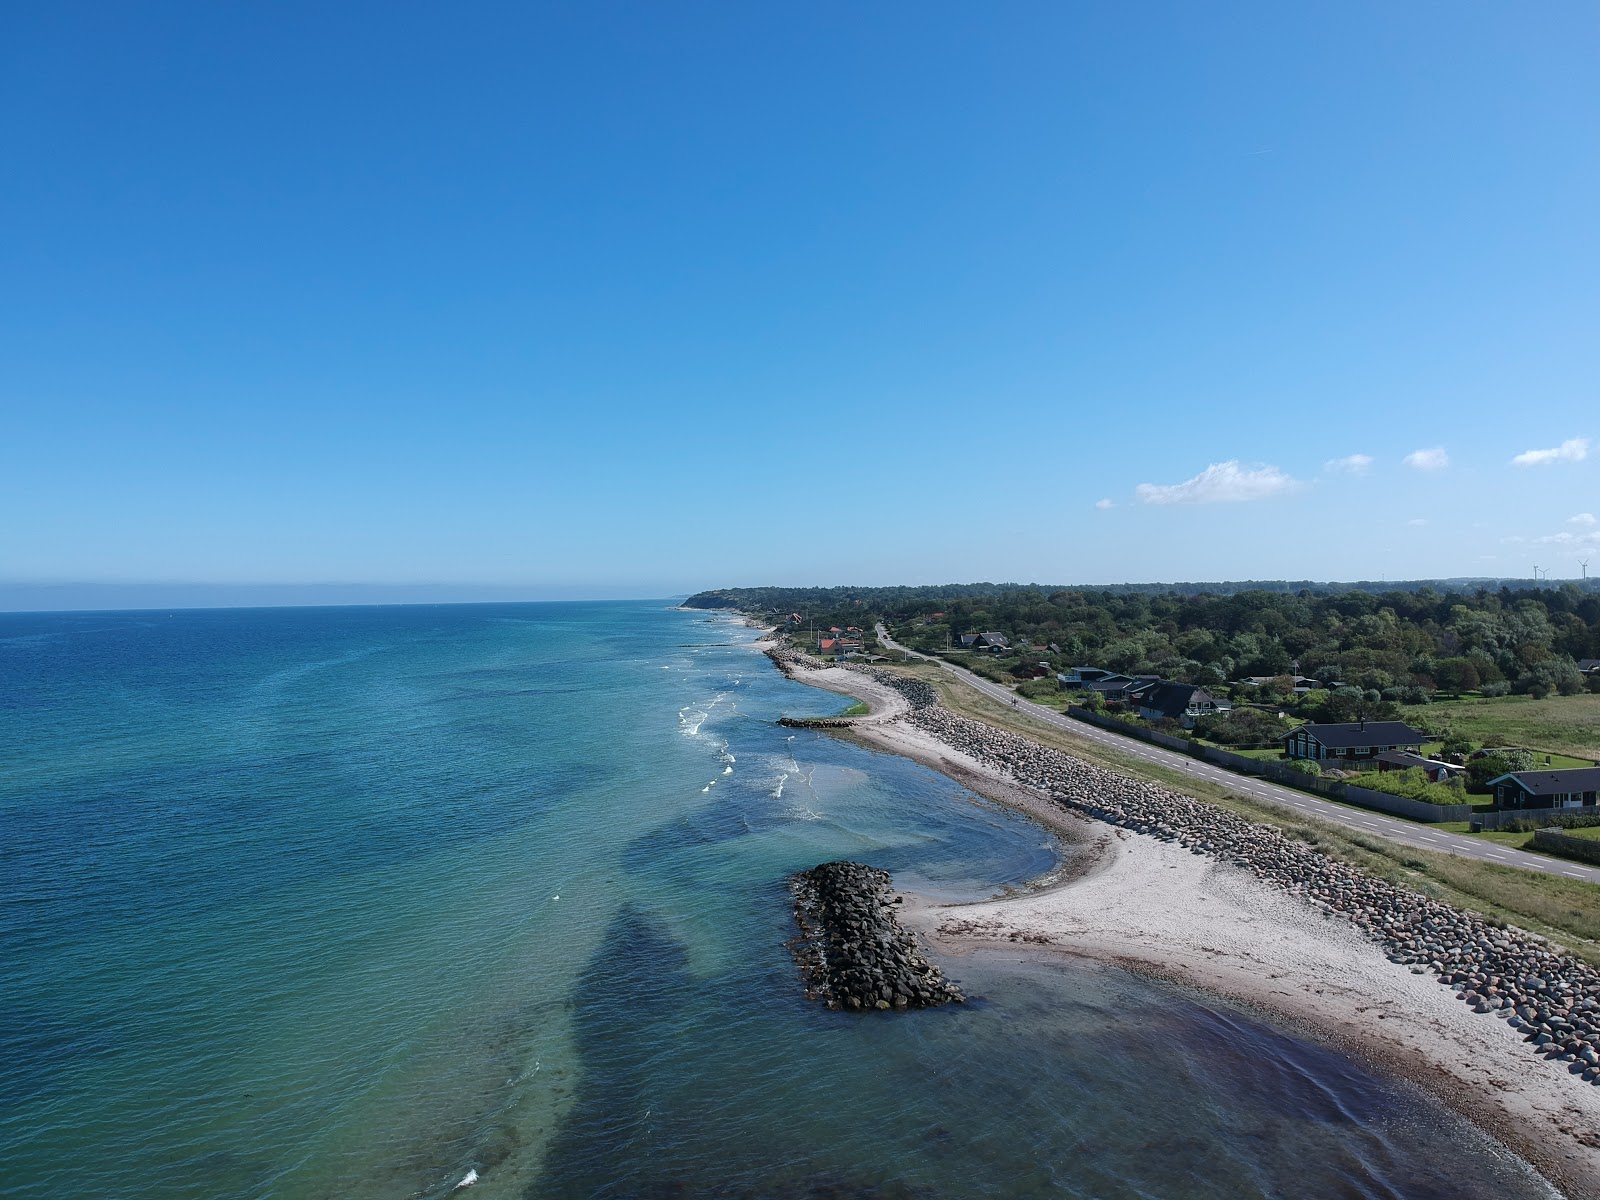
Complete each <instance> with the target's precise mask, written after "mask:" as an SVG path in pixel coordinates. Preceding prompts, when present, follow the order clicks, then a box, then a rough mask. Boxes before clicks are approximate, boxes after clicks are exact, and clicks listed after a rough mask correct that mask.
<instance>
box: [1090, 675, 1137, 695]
mask: <svg viewBox="0 0 1600 1200" xmlns="http://www.w3.org/2000/svg"><path fill="white" fill-rule="evenodd" d="M1077 686H1078V690H1079V691H1084V692H1098V693H1099V694H1100V695H1101V696H1104V697H1105V698H1106V699H1107V700H1113V699H1114V700H1121V699H1124V698H1126V696H1127V695H1128V693H1129V692H1135V691H1138V690H1139V688H1141V687H1143V686H1144V685H1143V684H1141V683H1140V682H1139V681H1138V680H1137V679H1129V678H1128V677H1127V676H1126V675H1118V676H1117V677H1116V678H1115V679H1099V680H1096V681H1095V682H1094V683H1086V684H1079V685H1077Z"/></svg>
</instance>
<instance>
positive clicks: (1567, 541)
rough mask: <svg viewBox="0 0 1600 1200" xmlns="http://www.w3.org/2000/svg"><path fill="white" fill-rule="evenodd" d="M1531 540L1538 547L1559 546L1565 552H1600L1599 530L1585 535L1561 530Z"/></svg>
mask: <svg viewBox="0 0 1600 1200" xmlns="http://www.w3.org/2000/svg"><path fill="white" fill-rule="evenodd" d="M1533 540H1534V543H1535V544H1536V545H1539V546H1560V547H1562V548H1563V549H1567V550H1600V529H1591V530H1589V532H1587V533H1572V532H1571V531H1570V530H1565V529H1563V530H1562V531H1561V532H1560V533H1551V534H1546V535H1545V536H1544V537H1538V538H1534V539H1533Z"/></svg>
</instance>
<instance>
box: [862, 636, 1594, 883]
mask: <svg viewBox="0 0 1600 1200" xmlns="http://www.w3.org/2000/svg"><path fill="white" fill-rule="evenodd" d="M878 641H879V642H880V643H882V644H883V645H884V646H885V647H886V648H887V649H890V650H894V651H897V652H899V653H903V654H908V655H910V656H911V657H913V658H920V659H923V660H924V661H926V662H931V663H934V664H936V665H937V666H938V667H940V668H941V669H942V670H944V671H947V672H949V673H950V674H951V675H952V676H954V677H955V678H957V679H959V680H961V682H963V683H965V684H967V685H969V686H970V687H974V688H976V689H977V690H978V691H980V692H982V693H983V694H984V695H986V696H991V697H993V698H994V699H996V700H998V701H1000V702H1001V703H1002V704H1014V705H1015V707H1016V708H1017V709H1018V711H1020V712H1025V713H1027V714H1028V715H1029V716H1030V717H1036V718H1038V719H1039V720H1041V721H1043V722H1044V723H1045V724H1047V725H1054V726H1055V727H1056V728H1057V729H1062V730H1065V731H1066V732H1067V733H1070V734H1072V735H1073V736H1074V737H1081V738H1087V739H1088V740H1089V741H1093V742H1100V743H1102V744H1104V745H1107V746H1114V747H1115V748H1116V749H1118V750H1120V751H1122V752H1123V753H1124V754H1132V755H1135V756H1137V757H1139V758H1143V759H1148V760H1149V761H1150V762H1153V763H1160V764H1161V765H1162V766H1164V767H1170V768H1172V769H1173V770H1174V771H1179V772H1181V773H1183V774H1185V775H1193V776H1196V777H1197V778H1201V779H1207V780H1210V781H1211V782H1213V783H1219V784H1221V785H1223V786H1224V787H1226V788H1227V789H1228V790H1229V791H1231V792H1235V793H1238V794H1239V795H1242V796H1250V797H1253V798H1254V799H1257V800H1269V801H1271V802H1272V803H1274V804H1278V805H1282V806H1283V807H1285V808H1290V809H1294V810H1295V811H1297V812H1302V813H1305V814H1306V815H1307V816H1314V817H1318V818H1320V819H1321V820H1324V821H1331V822H1333V823H1334V824H1335V825H1343V826H1344V827H1345V828H1347V829H1355V830H1360V831H1361V832H1363V833H1375V834H1379V835H1381V836H1383V837H1386V838H1389V839H1390V840H1392V841H1396V842H1402V843H1404V844H1405V845H1407V846H1420V847H1421V848H1422V849H1424V850H1440V851H1443V852H1445V853H1447V854H1459V855H1461V856H1462V857H1463V858H1477V859H1482V860H1483V861H1484V862H1492V863H1498V864H1500V865H1501V866H1503V867H1521V868H1522V869H1524V870H1527V871H1542V872H1544V873H1545V874H1547V875H1563V876H1566V877H1568V878H1570V879H1581V880H1584V881H1585V882H1587V883H1595V884H1600V867H1589V866H1585V865H1584V864H1582V863H1569V862H1565V861H1562V860H1561V859H1555V858H1547V857H1546V856H1544V855H1542V854H1529V853H1528V852H1527V851H1525V850H1513V849H1511V848H1510V847H1507V846H1497V845H1495V843H1493V842H1490V841H1486V840H1484V839H1481V838H1474V837H1468V836H1466V835H1465V834H1461V833H1448V832H1446V831H1445V830H1442V829H1432V828H1429V827H1428V826H1427V825H1421V824H1418V823H1416V822H1413V821H1402V820H1400V819H1399V818H1397V817H1391V816H1388V815H1386V814H1384V813H1378V812H1368V811H1367V810H1366V809H1360V808H1351V807H1348V806H1346V805H1343V804H1335V803H1334V802H1333V801H1331V800H1324V799H1323V798H1322V797H1320V796H1315V795H1312V794H1310V793H1309V792H1299V791H1296V790H1295V789H1294V788H1290V787H1284V786H1283V785H1282V784H1277V783H1273V782H1271V781H1270V780H1266V779H1260V778H1257V777H1256V776H1253V775H1239V774H1236V773H1235V772H1233V771H1229V770H1226V769H1225V768H1223V767H1219V766H1217V765H1215V764H1214V763H1208V762H1204V761H1202V760H1200V759H1195V758H1190V757H1189V756H1188V755H1187V754H1179V753H1178V752H1177V751H1175V750H1168V749H1166V748H1164V747H1162V746H1155V745H1152V744H1151V743H1149V742H1141V741H1140V740H1139V739H1137V738H1131V737H1123V736H1122V735H1120V734H1115V733H1111V732H1109V731H1107V730H1104V729H1100V728H1099V727H1097V726H1094V725H1090V724H1089V723H1088V722H1086V721H1077V720H1074V719H1073V718H1071V717H1069V716H1067V715H1065V714H1064V713H1061V712H1058V711H1056V710H1055V709H1053V708H1045V707H1044V706H1043V705H1039V704H1035V703H1033V701H1031V700H1025V699H1023V698H1022V697H1020V696H1018V695H1017V694H1016V693H1015V692H1013V691H1011V690H1010V689H1009V688H1005V687H1002V686H1001V685H1000V684H998V683H993V682H991V681H989V680H987V679H984V678H983V677H982V676H981V675H974V674H973V673H972V672H971V671H969V670H967V669H966V668H965V667H960V666H957V665H956V664H955V663H952V662H949V661H948V660H946V659H942V658H935V657H933V656H932V655H928V654H919V653H918V652H917V651H915V650H912V649H910V648H909V647H906V646H902V645H901V644H900V643H899V642H896V641H895V640H894V639H893V638H891V637H890V636H889V631H888V630H887V629H885V628H884V627H883V626H882V625H881V624H880V625H879V626H878Z"/></svg>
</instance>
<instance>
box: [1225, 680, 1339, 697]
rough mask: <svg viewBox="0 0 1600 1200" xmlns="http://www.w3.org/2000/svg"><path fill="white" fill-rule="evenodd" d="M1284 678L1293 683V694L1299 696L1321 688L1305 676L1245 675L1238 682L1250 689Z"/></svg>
mask: <svg viewBox="0 0 1600 1200" xmlns="http://www.w3.org/2000/svg"><path fill="white" fill-rule="evenodd" d="M1284 678H1287V679H1290V680H1292V681H1293V683H1292V686H1293V688H1294V690H1295V693H1296V694H1297V695H1301V696H1304V695H1305V694H1306V693H1307V692H1309V691H1311V689H1313V688H1319V687H1321V686H1322V684H1320V683H1318V682H1317V681H1316V680H1315V679H1312V678H1310V677H1309V676H1306V675H1287V676H1285V675H1246V676H1245V677H1244V678H1243V679H1241V680H1239V682H1240V683H1247V684H1249V685H1250V686H1251V687H1260V686H1261V685H1262V684H1266V683H1271V682H1273V680H1276V679H1284Z"/></svg>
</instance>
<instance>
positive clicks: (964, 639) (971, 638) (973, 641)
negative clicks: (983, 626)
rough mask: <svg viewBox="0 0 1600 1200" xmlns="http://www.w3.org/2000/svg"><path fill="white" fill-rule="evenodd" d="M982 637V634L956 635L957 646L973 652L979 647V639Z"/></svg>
mask: <svg viewBox="0 0 1600 1200" xmlns="http://www.w3.org/2000/svg"><path fill="white" fill-rule="evenodd" d="M982 636H983V634H981V633H958V634H956V645H958V646H960V647H961V648H962V649H963V650H971V649H973V648H974V647H975V646H977V644H978V639H979V638H981V637H982Z"/></svg>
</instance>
